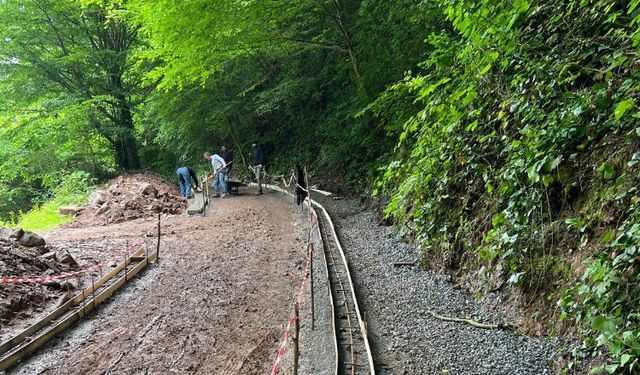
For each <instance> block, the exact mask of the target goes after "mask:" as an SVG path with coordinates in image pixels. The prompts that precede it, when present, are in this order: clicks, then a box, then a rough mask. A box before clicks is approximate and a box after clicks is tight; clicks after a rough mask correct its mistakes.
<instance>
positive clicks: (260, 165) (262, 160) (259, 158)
mask: <svg viewBox="0 0 640 375" xmlns="http://www.w3.org/2000/svg"><path fill="white" fill-rule="evenodd" d="M251 147H253V152H252V154H251V156H252V157H253V171H254V172H255V174H256V182H257V183H258V195H260V194H262V172H263V171H264V167H265V165H266V164H267V158H266V157H265V156H264V151H262V147H260V146H259V145H258V142H253V143H252V144H251Z"/></svg>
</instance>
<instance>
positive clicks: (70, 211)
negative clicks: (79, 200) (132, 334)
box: [58, 207, 84, 216]
mask: <svg viewBox="0 0 640 375" xmlns="http://www.w3.org/2000/svg"><path fill="white" fill-rule="evenodd" d="M82 210H84V208H83V207H60V208H59V209H58V212H60V215H65V216H66V215H74V216H75V215H77V214H78V213H79V212H80V211H82Z"/></svg>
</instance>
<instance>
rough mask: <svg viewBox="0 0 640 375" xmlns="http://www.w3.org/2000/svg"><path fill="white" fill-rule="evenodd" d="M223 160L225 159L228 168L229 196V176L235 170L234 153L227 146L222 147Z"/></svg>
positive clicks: (227, 192)
mask: <svg viewBox="0 0 640 375" xmlns="http://www.w3.org/2000/svg"><path fill="white" fill-rule="evenodd" d="M221 151H222V158H223V159H224V163H225V164H226V165H227V167H226V172H227V173H226V178H227V185H226V186H227V191H225V193H226V194H229V189H230V188H229V175H230V174H231V170H232V169H233V151H231V150H229V149H228V148H227V146H226V145H222V150H221Z"/></svg>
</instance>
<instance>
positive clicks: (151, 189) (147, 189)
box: [141, 184, 158, 198]
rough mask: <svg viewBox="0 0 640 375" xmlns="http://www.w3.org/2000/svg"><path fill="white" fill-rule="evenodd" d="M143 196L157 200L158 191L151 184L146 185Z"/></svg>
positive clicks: (143, 188)
mask: <svg viewBox="0 0 640 375" xmlns="http://www.w3.org/2000/svg"><path fill="white" fill-rule="evenodd" d="M141 193H142V195H148V196H151V197H153V198H155V197H156V196H157V195H158V189H156V187H155V186H153V185H151V184H146V185H144V186H143V187H142V191H141Z"/></svg>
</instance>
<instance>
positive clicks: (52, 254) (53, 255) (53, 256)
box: [38, 251, 56, 260]
mask: <svg viewBox="0 0 640 375" xmlns="http://www.w3.org/2000/svg"><path fill="white" fill-rule="evenodd" d="M38 258H40V259H44V260H55V259H56V252H55V251H49V252H48V253H45V254H42V255H40V256H39V257H38Z"/></svg>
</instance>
